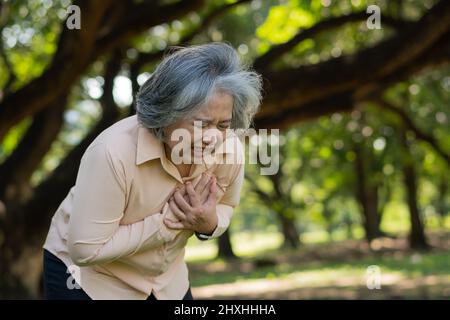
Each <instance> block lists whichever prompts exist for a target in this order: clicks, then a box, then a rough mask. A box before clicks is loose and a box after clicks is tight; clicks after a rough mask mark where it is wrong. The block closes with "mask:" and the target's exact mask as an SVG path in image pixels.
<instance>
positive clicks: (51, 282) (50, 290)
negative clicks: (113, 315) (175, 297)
mask: <svg viewBox="0 0 450 320" xmlns="http://www.w3.org/2000/svg"><path fill="white" fill-rule="evenodd" d="M69 277H71V275H70V273H68V272H67V267H66V265H65V264H64V262H62V261H61V260H60V259H59V258H58V257H56V256H55V255H53V254H52V253H51V252H49V251H47V250H45V249H44V297H45V299H46V300H91V298H90V297H89V296H88V295H87V294H86V292H84V290H83V289H81V288H79V289H77V288H76V287H75V288H73V289H70V288H69V286H68V284H69V285H70V284H74V281H71V279H69ZM72 287H73V286H72ZM147 300H157V299H156V297H155V296H154V295H153V293H152V294H151V295H150V296H149V297H148V298H147ZM183 300H193V297H192V293H191V288H189V289H188V291H187V292H186V294H185V296H184V297H183Z"/></svg>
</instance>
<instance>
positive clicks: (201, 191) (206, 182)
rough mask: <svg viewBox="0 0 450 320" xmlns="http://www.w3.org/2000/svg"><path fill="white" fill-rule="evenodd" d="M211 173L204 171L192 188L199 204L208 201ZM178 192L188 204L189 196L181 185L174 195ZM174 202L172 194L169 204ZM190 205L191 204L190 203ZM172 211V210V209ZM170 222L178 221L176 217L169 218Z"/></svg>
mask: <svg viewBox="0 0 450 320" xmlns="http://www.w3.org/2000/svg"><path fill="white" fill-rule="evenodd" d="M212 177H213V173H212V172H211V171H209V170H208V171H205V172H203V173H202V176H201V178H200V180H199V181H198V182H197V184H196V185H195V187H194V191H195V193H196V194H197V195H198V196H199V199H200V202H201V203H202V204H203V203H205V201H206V200H207V199H208V196H209V190H210V187H211V182H212V180H213V179H212ZM177 190H178V191H179V192H180V194H181V196H182V197H183V198H184V200H186V202H188V203H190V198H189V194H188V192H187V190H186V186H185V185H184V184H183V185H182V186H180V187H178V188H177V189H175V191H174V193H175V192H176V191H177ZM171 202H172V203H173V202H174V199H173V194H172V195H171V196H170V198H169V204H170V203H171ZM190 204H191V203H190ZM191 205H192V204H191ZM172 210H173V209H172ZM170 219H171V220H174V221H179V220H178V218H176V217H170Z"/></svg>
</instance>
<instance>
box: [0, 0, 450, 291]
mask: <svg viewBox="0 0 450 320" xmlns="http://www.w3.org/2000/svg"><path fill="white" fill-rule="evenodd" d="M71 4H75V5H77V6H78V7H79V8H80V13H81V25H80V27H81V28H80V29H72V30H71V29H69V28H68V27H67V26H68V25H67V24H66V18H67V15H68V8H69V6H70V5H71ZM370 5H375V7H371V9H370V10H369V11H370V12H369V13H367V10H368V8H369V6H370ZM377 13H379V19H378V20H377V19H375V18H377ZM373 14H375V16H373ZM370 17H372V18H370ZM374 19H375V20H374ZM377 22H378V23H379V25H377ZM449 40H450V1H446V0H441V1H434V0H424V1H422V0H421V1H416V0H390V1H387V0H373V1H365V0H311V1H306V0H284V1H282V0H278V1H276V0H267V1H266V0H253V1H249V0H247V1H245V0H240V1H224V0H186V1H169V0H166V1H163V0H160V1H157V0H140V1H138V0H135V1H133V0H128V1H112V0H103V1H88V0H79V1H74V2H73V3H72V2H71V1H69V0H1V1H0V298H3V299H10V298H21V299H23V298H32V299H35V298H42V290H41V281H42V280H41V274H42V263H41V260H42V256H41V254H42V248H41V246H42V243H43V240H44V238H45V235H46V232H47V231H48V227H49V223H50V219H51V217H52V215H53V213H54V212H55V210H56V208H57V207H58V205H59V203H60V202H61V200H62V199H63V198H64V197H65V195H66V194H67V192H68V190H69V189H70V187H71V186H72V185H73V184H74V181H75V177H76V173H77V169H78V164H79V161H80V158H81V156H82V154H83V152H84V150H85V149H86V147H87V146H88V145H89V144H90V142H91V141H92V140H93V139H94V138H95V137H96V136H97V135H98V134H99V133H100V132H101V131H102V130H104V129H105V128H107V127H108V126H110V125H111V124H113V123H114V122H116V121H118V120H120V119H122V118H124V117H127V116H129V115H132V114H134V109H133V107H132V105H133V96H134V94H135V93H136V91H137V89H138V88H139V85H141V84H142V83H143V82H144V81H145V80H146V79H147V78H148V76H149V75H150V73H151V72H152V70H153V69H154V67H155V66H156V65H157V64H158V62H159V61H160V60H161V58H162V56H163V55H164V53H165V52H167V50H168V48H169V47H170V46H173V45H190V44H201V43H206V42H211V41H226V42H229V43H230V44H232V45H233V46H234V47H235V48H236V49H237V51H238V53H239V55H240V56H241V57H242V59H243V60H244V61H245V62H246V63H247V64H249V65H251V66H252V67H253V68H254V69H255V70H256V71H258V72H260V73H261V74H262V76H263V78H264V101H263V105H262V108H261V111H260V112H259V113H258V114H257V116H256V118H255V123H254V127H255V128H256V129H262V128H268V129H280V140H279V145H278V146H279V150H280V170H279V172H278V173H277V174H276V175H272V176H261V175H260V174H259V169H261V166H262V165H251V164H247V165H246V181H245V184H244V188H243V192H242V197H241V203H240V205H239V207H238V208H237V209H236V211H235V214H234V217H233V220H232V223H231V226H230V228H229V230H228V231H227V232H226V233H225V234H224V235H223V236H222V237H220V239H218V240H214V241H206V242H200V241H199V240H197V239H195V237H193V238H192V239H191V240H190V241H189V245H188V247H187V250H186V259H187V261H188V263H189V268H190V279H191V284H192V288H193V294H194V297H196V298H205V299H217V298H223V299H242V298H256V299H410V298H416V299H430V298H438V299H448V298H449V297H450V251H449V249H450V232H449V230H450V215H449V212H450V190H449V189H450V182H449V175H450V170H449V163H450V126H449V121H450V119H449V117H450V110H449V108H450V103H449V102H450V72H449V71H450V67H449V65H448V62H449V60H450V41H449ZM257 141H258V140H257V139H256V140H255V139H253V140H251V139H250V141H247V144H248V143H257ZM271 141H272V140H271ZM273 143H275V142H273ZM247 150H248V148H247ZM378 285H380V286H378Z"/></svg>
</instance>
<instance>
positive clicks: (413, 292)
mask: <svg viewBox="0 0 450 320" xmlns="http://www.w3.org/2000/svg"><path fill="white" fill-rule="evenodd" d="M302 239H304V240H303V241H304V243H305V244H304V246H303V247H302V248H301V249H299V250H295V251H293V250H290V251H286V250H281V249H278V248H279V246H280V245H281V243H282V237H281V235H280V234H279V233H276V232H273V233H240V234H235V235H233V237H232V243H233V247H234V250H235V253H236V254H237V255H238V256H240V257H241V259H240V260H239V261H237V262H225V261H222V260H218V259H216V260H213V258H214V257H215V255H216V247H215V243H214V242H212V241H211V242H206V243H205V242H200V241H198V240H196V239H191V240H190V243H189V245H188V247H187V251H186V252H187V261H188V263H189V265H190V279H191V284H192V286H193V288H194V289H195V290H197V291H195V292H196V294H197V296H198V297H200V298H201V297H203V298H204V297H210V298H217V297H219V298H227V297H234V298H255V297H256V298H258V297H259V298H285V299H290V298H292V297H294V298H295V297H298V296H300V297H301V298H302V297H312V298H323V297H325V298H326V297H333V298H345V297H347V298H372V297H375V298H391V297H400V298H424V297H425V298H430V297H433V298H444V297H445V298H448V297H450V251H443V250H434V251H431V252H427V253H419V252H413V251H404V250H394V251H392V252H384V253H378V254H373V253H370V252H367V253H366V254H364V255H363V256H361V257H356V258H355V257H354V256H351V254H348V255H347V254H346V253H345V250H346V249H345V247H342V246H341V242H339V241H335V242H332V243H329V242H328V243H327V239H328V238H327V237H326V236H324V235H323V234H321V233H318V234H310V235H309V236H304V237H303V238H302ZM342 243H344V242H342ZM354 243H355V244H356V243H358V241H355V242H354ZM360 243H361V242H360ZM339 246H341V248H344V249H345V250H344V251H342V252H343V253H342V256H340V255H339V254H340V253H339V254H337V256H336V255H335V257H334V258H333V259H331V260H327V259H315V258H314V254H313V255H311V254H310V253H311V252H313V253H316V252H315V251H317V253H318V254H319V256H320V253H321V252H324V253H327V252H328V253H330V250H335V249H336V250H337V249H338V248H339ZM311 249H312V250H311ZM307 252H309V253H307ZM336 252H341V251H336ZM280 256H287V257H296V258H295V259H291V260H289V259H288V260H286V261H285V260H279V259H278V260H277V261H278V263H277V264H272V265H268V266H263V267H257V266H255V261H258V260H261V259H267V258H270V257H280ZM311 257H312V258H311ZM280 261H281V262H280ZM252 264H253V266H252ZM372 265H376V266H378V267H379V268H380V272H381V279H382V285H383V286H384V288H389V289H385V290H383V293H382V294H380V293H378V295H377V294H376V293H374V291H371V292H369V291H370V290H368V289H367V287H366V281H367V276H368V274H367V270H368V267H369V266H372ZM249 266H250V267H249ZM261 288H265V289H261ZM324 288H326V290H328V291H323V290H325V289H324ZM205 290H206V291H205ZM227 290H228V291H227ZM305 290H309V291H305ZM330 290H331V293H330V292H329V291H330ZM333 290H334V291H333ZM204 292H208V293H207V295H206V296H205V294H206V293H204ZM226 292H228V293H226ZM288 292H291V293H290V294H292V292H297V293H296V294H297V295H293V296H291V295H288ZM340 292H341V293H340ZM269 294H272V296H271V295H269ZM202 295H203V296H202ZM273 295H275V296H273ZM321 295H323V296H321ZM330 295H331V296H330Z"/></svg>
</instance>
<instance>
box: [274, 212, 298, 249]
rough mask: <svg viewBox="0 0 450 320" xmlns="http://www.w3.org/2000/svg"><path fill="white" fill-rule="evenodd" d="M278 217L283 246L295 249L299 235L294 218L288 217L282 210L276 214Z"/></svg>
mask: <svg viewBox="0 0 450 320" xmlns="http://www.w3.org/2000/svg"><path fill="white" fill-rule="evenodd" d="M277 216H278V218H279V219H280V224H281V231H282V232H283V236H284V241H283V247H285V248H293V249H297V248H299V247H300V235H299V233H298V230H297V228H296V226H295V219H292V218H289V217H288V216H287V215H286V214H285V213H284V212H280V213H278V214H277Z"/></svg>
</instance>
